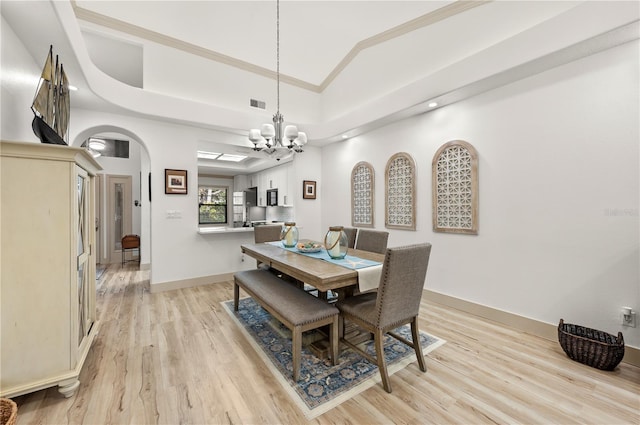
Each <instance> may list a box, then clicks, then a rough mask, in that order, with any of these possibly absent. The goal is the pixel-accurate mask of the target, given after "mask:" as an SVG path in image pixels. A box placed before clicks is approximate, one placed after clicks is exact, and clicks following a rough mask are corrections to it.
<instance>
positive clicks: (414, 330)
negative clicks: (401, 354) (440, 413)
mask: <svg viewBox="0 0 640 425" xmlns="http://www.w3.org/2000/svg"><path fill="white" fill-rule="evenodd" d="M430 254H431V244H429V243H422V244H417V245H409V246H404V247H398V248H389V249H387V251H386V253H385V258H384V263H383V266H382V274H381V276H380V286H379V287H378V291H377V292H373V293H371V292H367V293H363V294H361V295H356V296H353V297H347V298H344V299H341V300H338V302H337V303H336V307H337V308H338V310H340V319H341V320H342V326H344V320H349V321H351V322H353V323H355V324H356V325H358V326H360V327H361V328H364V329H365V330H367V331H369V332H371V333H373V336H374V341H375V348H376V357H375V358H374V357H373V356H371V355H369V354H367V353H365V352H364V351H363V350H362V349H360V348H359V347H357V346H356V345H354V344H352V343H351V342H349V341H348V340H346V339H344V338H343V339H341V341H340V342H343V343H345V344H346V345H348V346H349V347H351V348H353V349H355V350H356V351H358V352H359V353H360V354H362V355H363V356H364V357H365V358H366V359H367V360H369V361H371V362H372V363H376V364H377V365H378V370H379V371H380V376H381V377H382V385H383V387H384V389H385V391H387V392H388V393H390V392H391V383H390V382H389V375H388V373H387V364H386V362H385V359H384V336H385V334H389V335H391V336H392V337H394V338H396V339H397V340H399V341H401V342H403V343H405V344H407V345H408V346H410V347H412V348H413V349H414V350H415V352H416V356H417V357H418V365H419V366H420V370H421V371H423V372H426V371H427V366H426V364H425V360H424V357H423V356H422V347H421V346H420V332H419V330H418V313H419V310H420V300H421V298H422V290H423V286H424V280H425V277H426V275H427V266H428V265H429V256H430ZM407 323H410V324H411V339H412V341H413V342H410V341H408V340H406V339H405V338H403V337H402V336H400V335H397V334H395V333H393V332H391V331H392V330H393V329H395V328H397V327H398V326H401V325H404V324H407ZM343 334H344V332H343Z"/></svg>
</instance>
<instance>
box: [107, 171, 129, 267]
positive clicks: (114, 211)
mask: <svg viewBox="0 0 640 425" xmlns="http://www.w3.org/2000/svg"><path fill="white" fill-rule="evenodd" d="M107 191H108V197H107V216H108V220H107V222H106V229H105V230H106V234H107V241H108V249H107V253H108V258H109V263H118V262H121V261H122V237H123V236H124V235H128V234H130V233H131V214H132V213H131V176H116V175H108V176H107Z"/></svg>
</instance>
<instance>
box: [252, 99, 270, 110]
mask: <svg viewBox="0 0 640 425" xmlns="http://www.w3.org/2000/svg"><path fill="white" fill-rule="evenodd" d="M249 104H250V105H251V106H253V107H254V108H260V109H266V106H267V105H266V104H265V103H264V101H262V100H256V99H250V100H249Z"/></svg>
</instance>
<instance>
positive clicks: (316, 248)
mask: <svg viewBox="0 0 640 425" xmlns="http://www.w3.org/2000/svg"><path fill="white" fill-rule="evenodd" d="M322 248H323V246H322V245H321V244H319V243H318V242H307V243H302V242H301V243H299V244H297V245H296V249H297V250H298V251H300V252H306V253H311V252H320V251H321V250H322Z"/></svg>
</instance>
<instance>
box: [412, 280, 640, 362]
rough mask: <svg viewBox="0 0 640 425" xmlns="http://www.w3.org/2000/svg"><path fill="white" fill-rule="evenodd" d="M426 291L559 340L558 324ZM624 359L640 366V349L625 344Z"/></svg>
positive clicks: (457, 305) (452, 304) (463, 308)
mask: <svg viewBox="0 0 640 425" xmlns="http://www.w3.org/2000/svg"><path fill="white" fill-rule="evenodd" d="M424 292H425V296H426V297H427V298H428V299H429V300H431V301H433V302H436V303H438V304H442V305H444V306H447V307H451V308H455V309H456V310H460V311H464V312H465V313H470V314H473V315H475V316H479V317H482V318H484V319H488V320H493V321H494V322H498V323H501V324H503V325H506V326H509V327H511V328H514V329H517V330H519V331H522V332H526V333H528V334H531V335H536V336H539V337H542V338H545V339H548V340H551V341H557V340H558V325H557V324H556V325H553V324H549V323H545V322H541V321H539V320H535V319H529V318H527V317H523V316H518V315H517V314H513V313H509V312H506V311H502V310H498V309H495V308H491V307H487V306H485V305H481V304H476V303H473V302H470V301H465V300H461V299H459V298H455V297H452V296H449V295H444V294H441V293H439V292H433V291H430V290H428V289H425V291H424ZM622 361H623V362H625V363H629V364H631V365H633V366H639V367H640V349H638V348H635V347H629V346H625V347H624V358H623V359H622Z"/></svg>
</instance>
